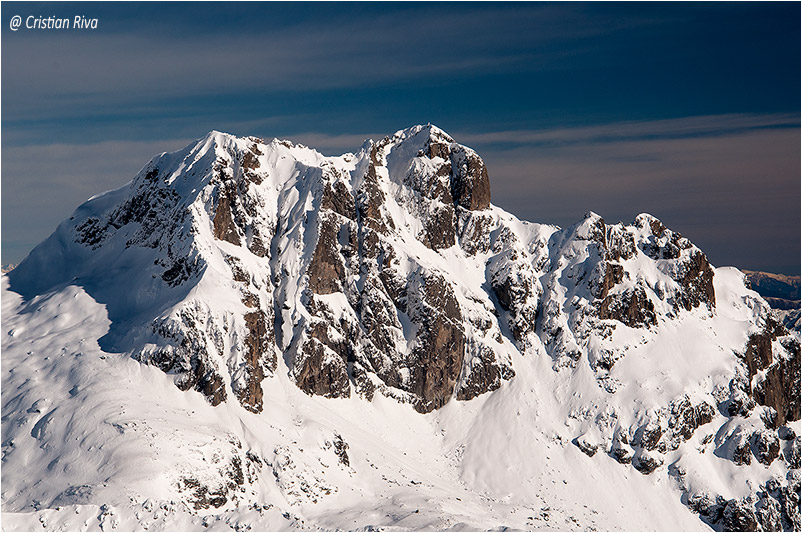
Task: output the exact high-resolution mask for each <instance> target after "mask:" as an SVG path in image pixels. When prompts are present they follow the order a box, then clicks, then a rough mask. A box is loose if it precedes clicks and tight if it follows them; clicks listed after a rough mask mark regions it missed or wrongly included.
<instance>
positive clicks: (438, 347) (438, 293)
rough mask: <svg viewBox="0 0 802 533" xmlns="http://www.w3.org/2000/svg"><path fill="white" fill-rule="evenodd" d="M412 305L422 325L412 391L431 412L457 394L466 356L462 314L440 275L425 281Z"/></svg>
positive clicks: (411, 308)
mask: <svg viewBox="0 0 802 533" xmlns="http://www.w3.org/2000/svg"><path fill="white" fill-rule="evenodd" d="M421 281H422V286H418V287H416V289H417V291H416V294H415V295H414V297H413V298H412V301H411V302H410V304H409V305H410V309H409V314H410V317H411V318H412V319H413V320H415V321H416V322H417V323H419V324H420V326H421V327H420V331H419V332H418V338H417V347H416V349H415V351H414V352H413V364H412V366H411V368H410V370H411V373H412V377H411V380H410V381H411V383H410V387H409V390H410V392H413V393H414V394H417V395H418V396H419V397H420V398H421V399H422V403H421V404H419V405H418V406H416V407H417V408H418V410H420V411H423V412H427V411H431V410H432V409H437V408H438V407H441V406H442V405H444V404H445V403H446V402H447V401H448V400H449V399H450V398H451V395H452V394H453V392H454V387H455V385H456V383H457V378H458V377H459V372H460V369H461V368H462V359H463V355H464V353H465V335H464V331H463V326H462V314H461V313H460V308H459V304H458V303H457V300H456V298H455V297H454V292H453V290H452V289H451V285H450V284H449V283H448V282H447V281H446V280H445V279H444V278H442V277H440V276H438V275H429V276H426V277H423V278H422V280H421Z"/></svg>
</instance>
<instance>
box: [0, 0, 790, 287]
mask: <svg viewBox="0 0 802 533" xmlns="http://www.w3.org/2000/svg"><path fill="white" fill-rule="evenodd" d="M14 15H20V16H22V17H23V18H25V17H27V16H28V15H34V16H38V15H41V16H45V17H46V16H50V15H54V16H57V17H62V16H64V17H69V18H70V19H72V18H74V17H75V15H83V16H85V17H88V18H97V19H98V28H97V29H96V30H88V31H87V30H83V31H81V30H61V31H59V30H28V29H25V28H24V27H23V28H21V29H20V30H19V31H16V32H12V31H10V29H9V22H10V19H11V17H12V16H14ZM799 20H800V4H799V3H790V2H789V3H765V2H760V3H678V2H671V3H648V4H640V3H606V2H604V3H592V4H581V3H554V4H552V3H520V4H519V3H504V4H486V3H470V4H463V3H414V4H403V3H338V4H328V3H308V4H307V3H291V4H283V3H265V4H261V3H241V4H238V3H208V2H205V3H197V4H195V3H156V2H152V3H151V2H149V3H114V4H106V3H14V2H3V4H2V74H3V77H2V104H3V105H2V149H3V153H2V163H3V170H2V260H3V262H17V261H19V260H20V259H21V258H22V257H24V255H25V254H26V253H27V252H28V251H29V250H30V248H31V247H32V246H33V245H35V244H36V243H37V242H38V241H40V240H42V239H43V238H45V237H46V236H47V235H48V234H49V233H50V232H51V231H52V230H53V228H54V227H55V225H56V224H57V223H58V222H59V221H60V220H62V219H64V218H66V217H68V216H69V215H70V213H71V211H72V209H73V208H74V207H75V206H77V205H78V203H80V202H81V201H83V200H84V199H85V198H87V197H88V196H91V195H93V194H95V193H97V192H99V191H101V190H106V189H109V188H113V187H116V186H119V185H121V184H123V183H125V182H126V181H128V180H129V179H130V178H131V177H132V176H133V175H134V174H135V173H136V172H137V171H138V169H139V168H140V167H141V166H142V165H144V164H145V163H146V162H147V160H148V159H149V158H150V156H151V155H153V153H156V152H159V151H164V150H173V149H177V148H180V147H181V146H183V145H184V144H186V143H187V142H188V141H189V140H191V139H193V138H197V137H200V136H202V135H203V134H204V133H205V132H206V131H208V130H210V129H218V130H223V131H229V132H231V133H235V134H240V135H258V136H262V137H267V138H272V137H286V138H290V139H293V140H297V141H300V142H305V143H306V144H309V145H311V146H315V147H318V148H319V149H321V150H322V151H323V152H324V153H330V154H333V153H341V152H343V151H351V150H355V149H356V148H357V147H358V146H359V145H360V144H361V140H362V139H363V138H365V137H374V138H375V137H380V136H383V135H385V134H388V133H392V132H394V131H395V130H398V129H401V128H404V127H407V126H410V125H412V124H417V123H427V122H432V123H434V124H437V125H438V126H440V127H441V128H443V129H445V130H446V131H448V132H449V133H451V134H452V135H453V136H454V137H455V138H456V140H457V141H459V142H462V143H463V144H468V145H469V146H472V147H473V148H475V149H477V150H478V151H479V153H480V154H481V155H482V156H483V157H484V159H485V160H486V162H487V164H488V168H489V172H490V177H491V187H492V193H493V201H494V203H496V204H497V205H500V206H501V207H504V208H505V209H508V210H510V211H512V212H513V213H515V214H516V215H518V216H520V217H521V218H524V219H528V220H533V221H537V222H547V223H556V224H559V225H568V224H571V223H573V222H575V221H577V220H579V219H580V218H581V217H582V215H583V214H584V213H585V212H586V211H588V210H593V211H596V212H598V213H599V214H601V215H602V216H604V217H605V219H606V220H607V221H608V222H617V221H619V220H623V221H626V222H629V221H631V220H632V218H634V216H635V215H637V214H638V213H640V212H643V211H648V212H651V213H653V214H654V215H656V216H658V217H659V218H661V219H663V220H664V222H665V223H666V224H667V225H668V226H669V227H671V228H673V229H676V230H678V231H680V232H682V233H683V234H685V235H687V236H688V237H689V238H691V240H693V241H694V242H695V243H696V244H697V245H699V246H700V247H701V248H702V249H703V250H705V251H706V252H707V253H708V255H709V256H710V259H711V261H712V262H713V263H714V264H716V265H730V264H733V265H736V266H739V267H742V268H752V269H766V270H772V271H781V272H786V273H796V274H798V273H799V263H800V261H799V258H800V129H799V127H800V44H799V43H800V26H799Z"/></svg>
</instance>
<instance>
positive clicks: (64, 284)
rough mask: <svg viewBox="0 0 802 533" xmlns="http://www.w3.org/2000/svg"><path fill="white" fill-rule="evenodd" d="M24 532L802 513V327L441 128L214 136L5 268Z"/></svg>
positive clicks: (15, 466) (8, 509)
mask: <svg viewBox="0 0 802 533" xmlns="http://www.w3.org/2000/svg"><path fill="white" fill-rule="evenodd" d="M3 279H4V281H3V296H2V306H3V310H2V318H3V331H2V336H3V337H2V339H3V340H2V348H3V351H2V363H3V365H2V371H3V378H2V405H3V407H2V446H3V459H2V506H3V507H2V510H3V522H4V528H5V529H10V530H14V529H23V530H25V529H32V528H34V527H36V528H41V527H44V528H45V529H58V528H68V529H98V528H99V529H103V530H109V529H113V528H120V529H133V528H136V529H154V528H156V529H202V528H206V527H214V528H216V529H225V528H229V527H230V528H232V529H236V530H244V529H248V528H253V529H268V530H285V529H314V528H324V529H335V528H341V529H349V530H354V529H375V528H401V529H422V528H425V529H491V528H500V527H509V528H516V529H594V528H600V529H671V530H688V529H690V530H698V529H710V528H713V529H717V530H721V529H725V530H752V529H763V530H769V529H772V530H773V529H795V530H799V529H800V519H799V490H800V474H799V462H800V437H799V436H797V435H799V434H800V429H801V428H800V423H799V418H800V404H799V383H800V358H799V357H800V356H799V339H798V337H797V336H796V335H792V334H789V333H788V332H787V331H786V330H785V329H784V327H783V326H782V325H781V324H779V323H778V322H777V320H776V317H775V316H774V315H772V312H771V309H770V308H769V306H768V304H766V302H765V301H764V300H763V299H762V298H761V297H760V296H759V295H758V294H757V293H755V292H753V291H751V290H749V289H748V288H747V286H746V284H745V280H744V275H743V274H742V273H741V272H739V271H738V270H736V269H734V268H713V267H712V266H711V265H710V264H709V263H708V260H707V258H706V256H705V255H704V253H703V252H702V251H701V250H699V249H698V248H697V247H695V246H694V245H693V244H692V243H691V242H690V241H689V240H688V239H686V238H684V237H683V236H682V235H680V234H679V233H677V232H675V231H672V230H669V229H668V228H666V227H665V226H664V225H663V224H662V223H661V222H660V221H659V220H657V219H656V218H654V217H652V216H650V215H647V214H642V215H639V216H638V217H636V218H635V220H634V221H633V222H632V223H631V224H629V225H624V224H621V223H619V224H615V225H609V224H606V223H605V221H604V220H603V219H602V218H601V217H600V216H598V215H596V214H594V213H589V214H588V215H586V216H585V218H584V219H583V220H582V221H580V222H579V223H577V224H576V225H574V226H571V227H569V228H565V229H560V228H558V227H556V226H550V225H542V224H533V223H529V222H524V221H520V220H518V219H516V218H515V217H514V216H512V215H511V214H509V213H507V212H505V211H503V210H502V209H500V208H498V207H496V206H494V205H492V204H491V203H490V183H489V178H488V171H487V169H486V167H485V165H484V162H483V161H482V159H481V158H480V157H479V155H478V154H477V153H476V152H474V151H473V150H471V149H470V148H467V147H465V146H462V145H460V144H458V143H456V142H455V141H454V140H453V139H452V138H451V137H450V136H449V135H448V134H446V133H445V132H443V131H442V130H439V129H438V128H436V127H434V126H431V125H429V126H415V127H412V128H408V129H406V130H402V131H399V132H397V133H396V134H395V135H393V136H391V137H386V138H384V139H383V140H381V141H379V142H373V141H366V142H365V144H364V145H363V146H362V147H361V148H360V150H359V151H358V152H357V153H356V154H351V153H348V154H344V155H342V156H339V157H325V156H323V155H321V154H320V153H318V152H316V151H315V150H313V149H311V148H307V147H305V146H301V145H297V144H293V143H291V142H288V141H280V140H273V141H271V142H264V141H262V140H260V139H257V138H253V137H249V138H236V137H233V136H231V135H227V134H223V133H219V132H211V133H209V134H208V135H207V136H206V137H204V138H203V139H200V140H199V141H197V142H195V143H192V144H191V145H190V146H188V147H187V148H185V149H184V150H181V151H179V152H174V153H169V154H167V153H166V154H161V155H159V156H157V157H155V158H154V159H153V160H151V161H150V162H149V163H148V164H147V165H146V166H145V167H144V168H143V169H142V170H141V171H140V173H139V174H138V175H137V176H136V177H135V178H134V179H133V180H132V181H131V182H130V183H128V184H127V185H125V186H123V187H121V188H119V189H117V190H114V191H110V192H107V193H104V194H101V195H98V196H96V197H93V198H91V199H90V200H88V201H87V202H86V203H84V204H83V205H81V206H80V207H78V209H77V210H76V211H75V213H74V214H73V216H72V217H70V219H69V220H66V221H64V222H63V223H62V224H61V225H60V226H59V227H58V228H57V229H56V231H55V232H54V233H53V235H51V236H50V237H49V238H48V239H47V240H45V241H44V242H43V243H41V244H40V245H39V246H37V247H36V248H35V249H34V250H33V251H32V252H31V254H30V255H29V256H28V257H27V258H26V259H25V260H24V261H23V262H22V263H21V264H20V265H19V266H18V267H17V268H15V269H14V270H13V271H11V272H10V273H8V274H7V275H5V276H4V277H3Z"/></svg>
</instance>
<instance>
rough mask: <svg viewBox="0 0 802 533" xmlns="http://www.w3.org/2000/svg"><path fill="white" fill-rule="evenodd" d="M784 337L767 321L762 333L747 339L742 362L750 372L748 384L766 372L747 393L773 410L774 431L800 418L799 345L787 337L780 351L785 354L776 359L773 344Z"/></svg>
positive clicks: (782, 330)
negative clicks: (758, 374)
mask: <svg viewBox="0 0 802 533" xmlns="http://www.w3.org/2000/svg"><path fill="white" fill-rule="evenodd" d="M785 334H787V332H786V331H785V328H784V327H783V326H782V325H781V324H779V323H778V322H777V321H776V320H774V318H773V317H769V318H768V319H767V321H766V325H765V327H764V329H763V331H762V332H760V333H756V334H754V335H752V336H751V337H749V342H748V343H747V345H746V352H745V353H744V356H743V357H744V361H745V363H746V366H747V369H748V371H749V381H748V383H749V384H751V383H752V382H753V378H754V376H755V375H756V374H757V373H758V372H760V371H764V370H767V371H766V373H765V376H764V378H763V379H762V380H760V381H759V382H758V383H757V384H756V385H755V386H754V387H751V386H750V390H749V391H747V392H749V393H750V394H751V395H752V396H753V397H754V399H755V401H757V402H758V403H759V404H761V405H765V406H768V407H771V408H773V409H774V410H775V411H776V413H777V417H776V420H775V422H774V424H773V425H774V427H779V426H782V425H783V424H785V422H787V421H794V420H799V418H800V403H799V393H798V392H799V390H800V361H799V359H800V358H799V341H798V340H797V339H796V338H793V337H786V338H785V342H784V344H783V347H784V348H785V349H786V351H787V354H786V355H781V356H780V357H778V358H776V359H775V356H774V349H773V346H772V344H773V343H774V342H775V341H776V339H777V338H778V337H780V336H783V335H785Z"/></svg>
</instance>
